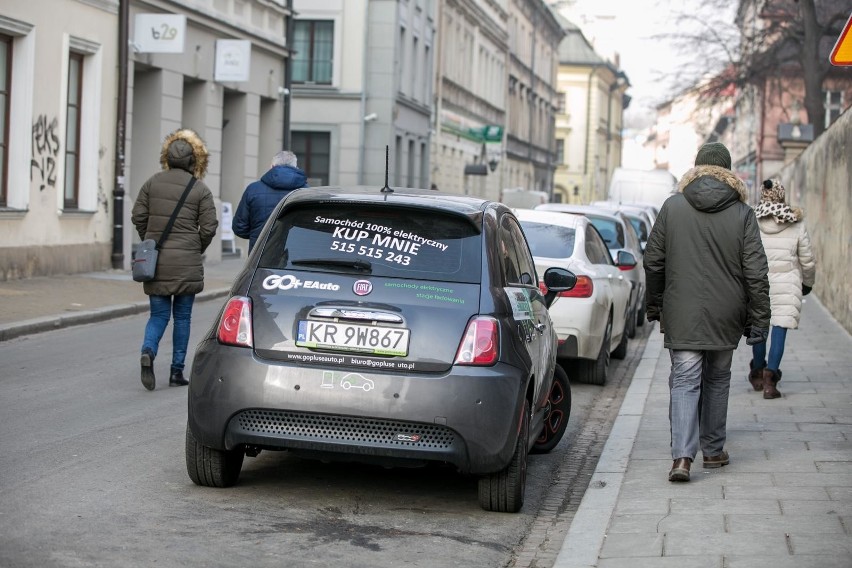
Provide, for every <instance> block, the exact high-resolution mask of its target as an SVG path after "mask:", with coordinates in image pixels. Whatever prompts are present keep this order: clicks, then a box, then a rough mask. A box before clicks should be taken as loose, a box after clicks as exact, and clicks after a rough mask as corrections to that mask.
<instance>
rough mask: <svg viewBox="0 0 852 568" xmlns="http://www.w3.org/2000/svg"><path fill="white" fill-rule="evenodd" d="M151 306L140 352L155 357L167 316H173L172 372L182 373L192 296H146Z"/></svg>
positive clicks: (190, 317)
mask: <svg viewBox="0 0 852 568" xmlns="http://www.w3.org/2000/svg"><path fill="white" fill-rule="evenodd" d="M148 298H149V301H150V304H151V315H150V316H149V318H148V324H147V325H146V326H145V338H144V339H143V340H142V351H145V350H149V351H151V353H153V354H154V356H155V357H156V356H157V348H158V347H159V346H160V339H162V338H163V334H164V333H165V332H166V326H167V325H168V324H169V316H170V315H171V314H174V317H175V322H174V326H173V327H172V366H171V370H172V371H183V368H184V365H185V363H186V348H187V346H188V345H189V324H190V321H191V319H192V303H193V302H194V301H195V295H194V294H185V295H182V296H148ZM173 300H174V302H173Z"/></svg>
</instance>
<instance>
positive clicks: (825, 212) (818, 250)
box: [777, 112, 852, 333]
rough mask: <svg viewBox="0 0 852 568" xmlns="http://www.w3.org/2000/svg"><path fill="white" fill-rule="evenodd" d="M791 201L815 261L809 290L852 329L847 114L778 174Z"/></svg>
mask: <svg viewBox="0 0 852 568" xmlns="http://www.w3.org/2000/svg"><path fill="white" fill-rule="evenodd" d="M777 177H779V178H780V179H781V181H782V183H783V184H784V187H785V188H786V189H787V199H788V201H789V202H790V203H791V204H792V205H797V206H799V207H801V208H803V209H804V210H805V223H806V224H807V228H808V233H810V236H811V241H812V245H813V248H814V254H815V256H816V259H817V273H816V285H815V286H814V291H813V293H814V294H815V295H816V296H817V297H818V298H819V300H820V301H821V302H822V303H823V305H824V306H825V307H826V309H828V311H829V312H830V313H831V314H832V315H833V316H834V317H835V319H836V320H837V321H838V322H839V323H840V325H842V326H843V327H844V328H846V330H847V331H848V332H850V333H852V112H845V113H843V114H842V115H841V116H840V118H838V119H837V121H835V123H834V124H833V125H832V126H831V128H829V129H828V130H826V131H825V132H824V133H823V134H822V135H821V136H820V137H819V138H817V139H816V140H815V141H814V142H813V143H812V144H811V145H810V146H808V147H807V148H806V149H805V151H804V152H802V154H801V155H800V156H799V157H798V158H796V160H795V161H793V162H791V163H789V164H787V165H786V166H784V168H783V169H782V170H781V171H780V172H779V173H778V174H777Z"/></svg>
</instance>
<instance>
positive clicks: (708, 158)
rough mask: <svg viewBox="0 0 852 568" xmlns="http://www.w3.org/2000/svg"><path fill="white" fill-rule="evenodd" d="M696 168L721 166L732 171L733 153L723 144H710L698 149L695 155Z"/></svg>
mask: <svg viewBox="0 0 852 568" xmlns="http://www.w3.org/2000/svg"><path fill="white" fill-rule="evenodd" d="M695 165H696V166H720V167H722V168H725V169H727V170H730V169H731V153H730V152H728V149H727V148H725V145H724V144H722V143H721V142H709V143H707V144H704V145H703V146H701V148H699V149H698V154H696V155H695Z"/></svg>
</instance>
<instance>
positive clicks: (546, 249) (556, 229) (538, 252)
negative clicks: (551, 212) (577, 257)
mask: <svg viewBox="0 0 852 568" xmlns="http://www.w3.org/2000/svg"><path fill="white" fill-rule="evenodd" d="M521 227H522V228H523V230H524V234H525V235H526V236H527V242H528V243H529V245H530V252H531V253H532V255H533V256H541V257H545V258H569V257H570V256H571V255H572V254H574V229H572V228H571V227H562V226H560V225H550V224H548V223H536V222H533V221H521Z"/></svg>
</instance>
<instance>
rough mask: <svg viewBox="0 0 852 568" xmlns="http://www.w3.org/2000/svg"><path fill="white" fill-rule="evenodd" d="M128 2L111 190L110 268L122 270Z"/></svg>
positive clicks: (121, 26)
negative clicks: (113, 176) (112, 185)
mask: <svg viewBox="0 0 852 568" xmlns="http://www.w3.org/2000/svg"><path fill="white" fill-rule="evenodd" d="M129 20H130V0H119V3H118V93H117V101H116V117H115V187H114V188H113V190H112V256H111V259H112V267H113V268H114V269H116V270H120V269H123V268H124V195H125V191H124V184H125V181H126V180H125V178H124V145H125V135H126V121H127V54H128V49H127V48H128V42H129V41H130V38H129V35H130V34H129V32H128V29H129V24H128V22H129Z"/></svg>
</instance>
